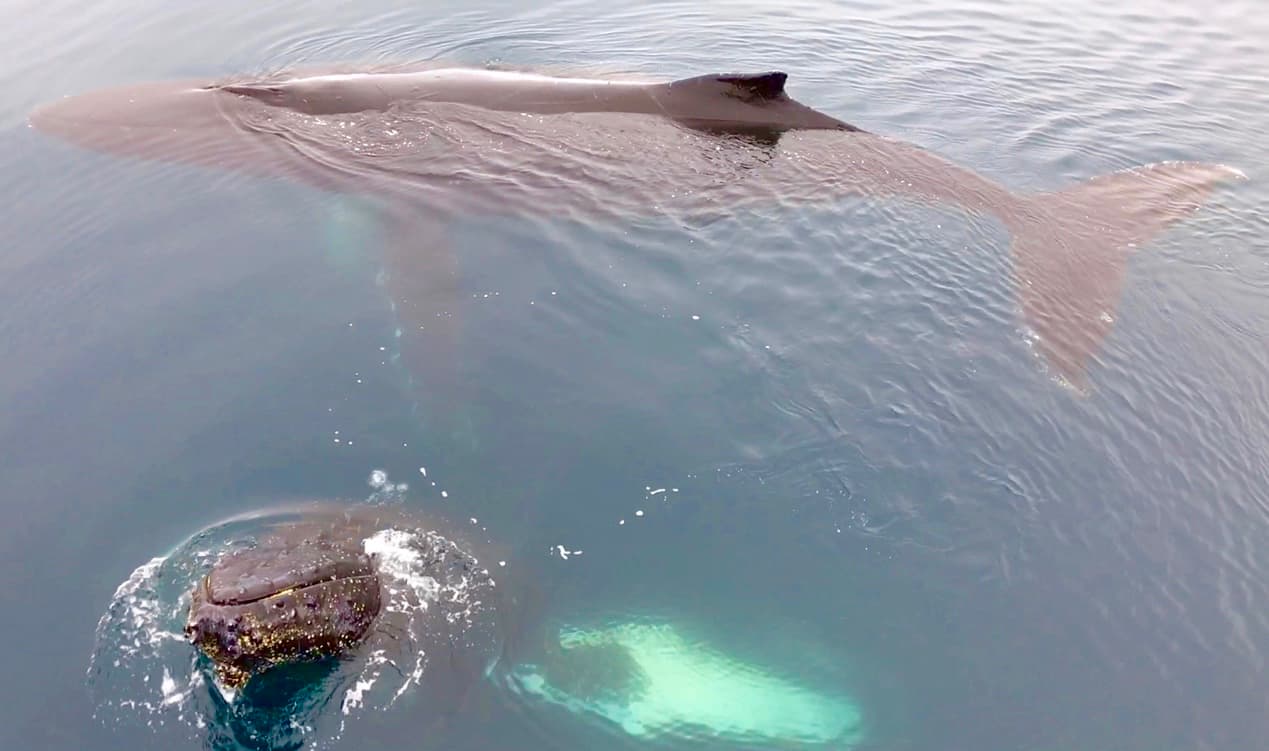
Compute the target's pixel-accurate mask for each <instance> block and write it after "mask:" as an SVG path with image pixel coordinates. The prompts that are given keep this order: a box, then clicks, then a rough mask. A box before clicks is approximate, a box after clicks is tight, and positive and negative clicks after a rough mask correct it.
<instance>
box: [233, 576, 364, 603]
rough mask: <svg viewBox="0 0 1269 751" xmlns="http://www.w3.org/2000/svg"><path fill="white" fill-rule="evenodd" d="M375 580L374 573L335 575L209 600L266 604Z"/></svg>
mask: <svg viewBox="0 0 1269 751" xmlns="http://www.w3.org/2000/svg"><path fill="white" fill-rule="evenodd" d="M374 578H376V577H375V574H373V573H370V574H352V575H343V574H335V575H332V576H327V577H323V578H321V579H314V580H312V581H310V582H308V583H306V584H293V585H291V586H287V587H282V588H280V589H276V590H273V591H271V592H261V593H259V594H252V595H250V596H247V597H227V598H217V597H212V598H209V602H211V603H212V604H214V605H251V604H254V603H257V602H264V601H266V600H271V599H275V598H279V597H285V596H287V595H292V594H296V593H302V592H304V591H306V590H310V589H315V588H318V587H321V586H322V585H323V584H329V583H331V582H357V581H361V580H366V581H368V580H371V579H374Z"/></svg>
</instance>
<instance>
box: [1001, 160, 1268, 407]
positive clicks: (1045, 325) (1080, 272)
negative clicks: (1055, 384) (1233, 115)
mask: <svg viewBox="0 0 1269 751" xmlns="http://www.w3.org/2000/svg"><path fill="white" fill-rule="evenodd" d="M1234 179H1246V176H1245V175H1243V173H1242V172H1240V171H1238V170H1236V169H1233V168H1230V167H1225V166H1221V165H1213V164H1202V163H1197V162H1161V163H1158V164H1152V165H1148V166H1144V167H1138V168H1134V169H1130V170H1124V171H1121V172H1114V173H1111V174H1108V175H1102V176H1100V177H1095V178H1093V179H1091V180H1088V181H1087V182H1084V183H1081V184H1079V185H1076V186H1074V187H1071V188H1067V189H1064V190H1060V191H1056V192H1053V193H1041V194H1037V195H1032V196H1026V197H1021V198H1020V199H1019V202H1018V204H1017V205H1016V206H1014V207H1013V208H1012V209H1011V210H1010V211H1008V212H1005V213H1004V214H1003V215H1002V219H1003V220H1004V222H1005V224H1006V225H1007V226H1008V227H1009V229H1010V231H1011V233H1012V235H1013V249H1012V250H1013V252H1012V255H1013V261H1014V269H1015V272H1016V282H1017V285H1018V297H1019V302H1020V305H1021V307H1022V312H1023V316H1024V317H1025V319H1026V322H1027V324H1028V325H1029V326H1030V328H1031V330H1032V332H1033V333H1034V335H1035V336H1036V346H1037V348H1038V349H1039V351H1040V354H1042V355H1043V356H1044V359H1045V360H1046V361H1047V362H1048V363H1049V365H1050V366H1052V367H1053V368H1054V369H1055V370H1056V371H1057V374H1058V375H1060V376H1061V377H1062V378H1064V379H1065V380H1066V381H1067V382H1068V383H1069V384H1071V385H1072V386H1073V387H1076V388H1079V389H1083V388H1084V386H1085V379H1086V376H1085V373H1086V369H1087V366H1088V364H1089V360H1090V359H1091V358H1092V356H1093V355H1094V353H1095V352H1096V351H1097V350H1098V348H1099V347H1100V345H1101V342H1102V340H1103V339H1105V337H1106V335H1107V334H1108V333H1109V332H1110V329H1111V326H1112V325H1113V323H1114V311H1115V306H1116V304H1117V302H1118V300H1119V293H1120V287H1121V284H1122V280H1123V275H1124V269H1125V266H1126V264H1127V260H1128V256H1129V255H1130V254H1131V253H1132V251H1133V250H1134V249H1135V248H1137V247H1139V246H1142V245H1144V244H1146V243H1148V242H1150V241H1151V240H1153V239H1154V238H1155V237H1156V236H1158V235H1159V234H1160V233H1162V232H1163V231H1164V230H1165V229H1167V227H1168V226H1170V225H1171V224H1173V223H1174V222H1177V221H1179V220H1181V219H1183V218H1185V217H1187V216H1189V215H1190V214H1191V213H1193V212H1194V211H1195V210H1197V209H1198V208H1199V207H1200V206H1202V205H1203V203H1204V202H1205V201H1206V200H1207V198H1208V196H1209V195H1210V194H1211V193H1212V191H1213V190H1214V189H1215V188H1216V186H1217V185H1219V184H1221V183H1223V182H1228V181H1230V180H1234Z"/></svg>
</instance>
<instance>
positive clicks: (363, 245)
mask: <svg viewBox="0 0 1269 751" xmlns="http://www.w3.org/2000/svg"><path fill="white" fill-rule="evenodd" d="M322 229H323V231H322V248H323V250H324V251H325V256H326V261H327V262H328V263H329V264H330V265H331V266H332V267H334V268H336V269H339V270H341V271H352V270H355V269H357V268H360V267H363V266H366V265H367V264H369V263H371V262H372V259H376V258H377V256H378V255H379V249H380V248H381V247H382V243H383V226H382V223H381V221H380V217H379V210H378V208H377V206H376V205H375V204H374V202H373V201H370V200H368V199H365V198H361V197H358V196H344V195H337V196H335V197H333V198H332V199H331V200H330V201H328V209H327V210H326V212H325V213H324V214H323V227H322ZM373 262H374V263H376V264H377V263H378V261H377V260H374V261H373Z"/></svg>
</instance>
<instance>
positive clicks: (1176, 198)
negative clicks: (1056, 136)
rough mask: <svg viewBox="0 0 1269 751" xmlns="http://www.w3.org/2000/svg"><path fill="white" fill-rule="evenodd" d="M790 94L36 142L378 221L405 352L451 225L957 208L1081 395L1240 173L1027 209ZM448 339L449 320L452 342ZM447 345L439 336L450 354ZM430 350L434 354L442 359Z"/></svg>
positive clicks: (419, 95) (209, 120)
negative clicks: (216, 175) (1189, 232)
mask: <svg viewBox="0 0 1269 751" xmlns="http://www.w3.org/2000/svg"><path fill="white" fill-rule="evenodd" d="M786 80H787V76H786V75H785V74H784V73H781V72H764V73H755V74H718V75H704V76H696V77H692V78H686V79H681V80H674V81H661V82H640V81H612V80H596V79H587V78H573V77H556V76H546V75H539V74H534V73H522V72H515V71H492V70H475V69H466V68H432V69H423V70H403V71H387V72H356V73H340V74H329V75H306V76H294V77H282V78H277V79H270V80H248V81H230V82H208V81H186V82H169V83H150V84H138V85H131V86H123V87H119V88H115V89H106V90H102V91H97V92H90V93H87V94H82V95H79V96H73V97H69V98H66V99H63V100H61V101H59V102H53V103H50V104H47V105H45V106H43V107H40V108H38V109H37V110H36V111H35V112H33V113H32V115H31V122H32V124H33V125H34V126H35V127H36V128H38V129H39V130H41V131H43V132H46V133H49V134H52V135H54V136H58V137H60V138H63V139H65V140H67V141H69V142H71V143H75V144H78V145H80V146H83V147H86V148H90V149H94V150H98V151H104V152H109V153H116V154H125V155H132V156H138V157H142V158H147V159H156V160H163V161H171V162H183V163H190V164H198V165H204V166H209V167H216V168H221V169H231V170H237V171H242V172H246V173H250V174H255V175H264V176H273V177H283V178H287V179H294V180H299V181H303V182H306V183H308V184H311V185H314V186H317V187H319V188H323V189H327V190H333V191H340V192H349V193H358V194H373V195H376V196H378V197H380V198H382V199H383V206H384V211H385V219H386V220H387V221H388V222H389V224H390V232H389V235H388V241H387V247H386V251H385V264H386V266H387V271H388V286H389V291H390V292H391V294H392V295H393V297H394V301H395V303H396V306H397V310H398V314H399V315H401V316H403V317H404V318H406V319H408V320H407V321H406V323H409V324H416V325H407V326H403V327H402V328H403V330H404V331H406V332H407V336H406V338H405V340H404V341H403V342H402V350H403V354H404V356H405V358H406V361H407V363H411V364H418V365H420V366H421V365H422V364H423V363H424V362H425V361H431V362H435V361H438V360H444V359H445V358H438V357H435V356H431V357H424V356H423V355H422V354H420V353H421V350H423V349H426V348H427V347H426V346H424V345H423V344H420V343H419V342H417V341H413V337H416V336H418V333H417V332H418V331H419V329H420V328H423V324H425V323H426V324H433V323H436V322H437V319H438V318H449V316H448V311H449V310H450V309H451V307H452V305H453V303H454V302H455V300H456V299H457V297H458V295H457V294H456V287H455V285H454V268H453V265H454V259H453V254H452V252H451V251H450V250H449V249H448V248H447V247H446V244H447V243H446V239H447V238H446V233H445V226H446V224H447V222H448V221H449V219H450V218H452V217H454V216H457V215H469V214H473V213H480V212H491V211H496V212H500V213H502V212H511V213H516V212H520V213H526V214H531V215H541V214H543V213H551V212H557V213H559V214H560V215H562V216H575V215H578V214H582V215H591V216H609V217H614V218H617V219H619V218H620V217H622V216H625V215H628V214H630V213H636V212H648V211H655V212H658V213H662V214H665V215H668V216H670V217H671V218H680V219H683V220H684V221H688V220H690V219H691V218H692V217H696V216H701V215H708V216H716V215H718V214H719V213H728V212H733V211H743V210H745V209H746V208H747V207H749V206H752V205H754V204H756V203H761V202H769V201H777V202H789V203H801V204H824V203H829V202H832V201H833V200H835V199H836V198H837V197H839V196H841V195H844V194H848V193H863V194H868V195H878V196H893V197H903V198H908V199H915V200H918V201H922V202H931V203H940V204H948V205H952V206H956V207H960V208H963V209H965V210H967V211H970V212H973V213H978V214H989V215H993V216H995V217H997V218H998V219H999V220H1000V221H1001V222H1002V223H1003V224H1004V225H1005V226H1006V227H1007V228H1008V229H1009V231H1010V233H1011V234H1012V259H1013V264H1014V271H1015V283H1016V289H1017V297H1018V302H1019V307H1020V309H1021V312H1022V314H1023V316H1024V318H1025V320H1026V323H1027V324H1028V326H1029V327H1030V329H1031V330H1032V331H1033V332H1034V333H1035V335H1036V337H1035V346H1036V348H1037V349H1038V351H1039V352H1040V353H1041V354H1042V355H1043V357H1044V358H1045V360H1046V361H1047V362H1048V363H1049V365H1050V366H1051V367H1052V368H1053V369H1054V370H1055V371H1056V372H1057V373H1058V374H1059V375H1060V376H1061V377H1063V378H1064V379H1065V380H1067V381H1068V382H1070V383H1072V384H1074V385H1082V384H1083V383H1084V382H1085V380H1086V371H1087V368H1088V366H1089V364H1090V361H1091V360H1092V359H1093V358H1094V356H1095V355H1096V353H1097V352H1098V351H1099V350H1100V348H1101V345H1102V342H1103V340H1104V339H1105V338H1106V336H1107V335H1108V334H1109V333H1110V330H1111V327H1112V323H1113V320H1114V315H1113V313H1114V310H1115V307H1116V305H1117V303H1118V299H1119V296H1120V288H1121V286H1122V284H1123V276H1124V270H1125V265H1126V261H1127V258H1128V256H1129V254H1130V253H1131V252H1132V251H1133V249H1135V248H1138V247H1140V246H1142V245H1145V244H1147V243H1149V242H1150V241H1151V240H1152V239H1154V238H1155V237H1156V236H1157V235H1158V234H1159V233H1161V232H1162V231H1163V230H1164V229H1166V228H1167V227H1168V226H1169V225H1170V224H1172V223H1174V222H1176V221H1177V220H1180V219H1182V218H1184V217H1186V216H1188V215H1189V214H1190V213H1192V212H1193V211H1194V210H1196V209H1197V208H1198V207H1199V206H1200V205H1202V203H1203V202H1204V201H1205V200H1206V198H1207V196H1208V195H1209V194H1210V193H1211V191H1212V190H1213V189H1214V188H1215V186H1216V185H1218V184H1219V183H1222V182H1225V181H1228V180H1231V179H1234V178H1238V177H1241V176H1242V175H1241V173H1240V172H1238V171H1237V170H1234V169H1231V168H1229V167H1224V166H1220V165H1212V164H1203V163H1194V162H1167V163H1158V164H1152V165H1148V166H1143V167H1140V168H1135V169H1130V170H1126V171H1122V172H1117V173H1113V174H1109V175H1104V176H1101V177H1097V178H1094V179H1092V180H1089V181H1087V182H1085V183H1082V184H1078V185H1075V186H1072V187H1070V188H1066V189H1063V190H1059V191H1057V192H1053V193H1044V194H1035V195H1020V194H1015V193H1013V192H1011V191H1009V190H1008V189H1006V188H1004V187H1002V186H1000V185H998V184H997V183H995V182H993V181H991V180H989V179H987V178H985V177H983V176H982V175H979V174H977V173H975V172H973V171H971V170H968V169H965V168H962V167H959V166H956V165H955V164H952V163H951V162H948V161H947V160H945V159H943V158H941V157H939V156H937V155H935V154H932V153H930V152H928V151H925V150H923V149H920V148H918V147H916V146H913V145H911V144H907V143H904V142H901V141H897V140H894V139H890V138H886V137H884V136H879V135H875V134H872V133H868V132H865V131H863V130H861V129H859V128H856V127H854V126H852V125H850V124H848V123H845V122H843V121H841V120H839V119H837V118H835V117H833V116H831V115H828V114H825V113H822V112H819V111H817V110H814V109H812V108H811V107H808V106H806V105H804V104H801V103H799V102H797V101H796V100H794V99H793V98H791V97H790V96H789V95H788V93H787V92H786V91H785V84H786ZM444 325H448V326H451V327H452V326H453V325H455V324H454V323H453V321H452V320H450V321H448V322H447V323H446V324H444ZM442 328H443V326H431V328H430V330H429V332H428V333H429V335H430V336H433V337H437V336H440V337H442V338H444V336H445V333H444V331H439V332H438V329H442ZM428 346H431V347H433V348H435V346H437V342H436V340H435V339H433V340H431V341H430V345H428Z"/></svg>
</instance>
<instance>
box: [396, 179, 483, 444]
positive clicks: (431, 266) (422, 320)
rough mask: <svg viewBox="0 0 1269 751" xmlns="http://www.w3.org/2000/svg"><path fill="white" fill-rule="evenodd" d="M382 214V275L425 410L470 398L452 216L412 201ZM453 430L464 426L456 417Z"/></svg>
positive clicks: (405, 362) (406, 366)
mask: <svg viewBox="0 0 1269 751" xmlns="http://www.w3.org/2000/svg"><path fill="white" fill-rule="evenodd" d="M382 216H383V219H384V234H383V238H384V239H383V271H382V274H381V279H382V283H383V286H384V288H385V289H386V290H387V293H388V296H389V297H390V298H391V300H392V307H393V312H394V314H395V318H396V322H397V331H398V333H397V347H398V353H399V357H400V360H401V364H402V365H403V366H404V371H405V373H407V374H408V376H409V378H410V381H411V383H412V384H413V386H414V388H413V389H412V390H413V392H414V395H415V397H416V398H417V399H418V400H419V401H420V406H421V407H422V409H423V412H424V414H425V416H426V415H427V412H428V411H429V410H428V407H429V406H435V407H436V408H437V409H441V408H446V409H448V408H450V407H452V406H453V405H456V404H463V403H465V402H466V400H465V399H464V398H463V397H462V393H461V391H462V389H463V382H462V379H461V378H460V372H461V357H460V349H461V346H460V337H461V331H462V307H463V306H462V303H463V290H462V279H461V275H460V268H459V262H458V257H457V255H456V253H455V252H454V248H453V245H452V243H451V242H450V220H451V217H450V216H449V215H448V214H445V213H437V212H432V211H427V210H420V208H419V207H418V206H417V205H412V204H411V205H392V204H389V205H387V206H385V207H384V210H383V211H382ZM433 416H435V415H433ZM449 417H452V418H454V419H458V418H459V415H449ZM448 430H450V432H455V431H457V432H462V431H463V430H464V428H462V426H461V425H458V423H455V425H451V426H450V427H449V428H448Z"/></svg>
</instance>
